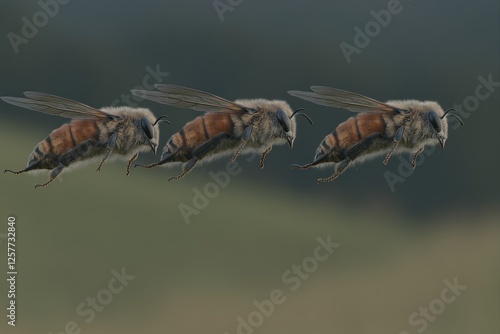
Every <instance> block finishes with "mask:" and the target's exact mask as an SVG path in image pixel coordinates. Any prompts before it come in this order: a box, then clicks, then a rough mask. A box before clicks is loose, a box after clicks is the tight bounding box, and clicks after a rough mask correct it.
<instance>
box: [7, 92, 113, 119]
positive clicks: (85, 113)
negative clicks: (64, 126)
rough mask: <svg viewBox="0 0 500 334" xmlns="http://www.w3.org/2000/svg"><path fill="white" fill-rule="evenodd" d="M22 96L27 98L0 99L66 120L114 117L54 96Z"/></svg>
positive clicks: (27, 94)
mask: <svg viewBox="0 0 500 334" xmlns="http://www.w3.org/2000/svg"><path fill="white" fill-rule="evenodd" d="M24 95H25V96H26V97H27V98H23V97H9V96H2V97H0V98H1V99H2V100H4V101H5V102H7V103H10V104H13V105H15V106H18V107H22V108H26V109H31V110H34V111H39V112H42V113H45V114H49V115H56V116H61V117H66V118H72V119H77V118H80V119H82V118H86V119H87V118H109V117H114V116H112V115H110V114H108V113H105V112H103V111H101V110H98V109H95V108H92V107H89V106H87V105H85V104H83V103H80V102H76V101H73V100H70V99H66V98H63V97H59V96H55V95H50V94H45V93H39V92H24Z"/></svg>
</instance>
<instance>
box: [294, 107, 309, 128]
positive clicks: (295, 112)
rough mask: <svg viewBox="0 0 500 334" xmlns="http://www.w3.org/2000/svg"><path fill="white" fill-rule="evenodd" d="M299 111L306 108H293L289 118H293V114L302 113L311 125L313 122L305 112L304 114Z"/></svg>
mask: <svg viewBox="0 0 500 334" xmlns="http://www.w3.org/2000/svg"><path fill="white" fill-rule="evenodd" d="M301 111H306V110H305V109H304V108H300V109H297V110H295V111H294V112H293V113H292V116H290V118H293V117H294V116H295V115H302V116H304V117H305V118H307V120H308V121H309V123H311V125H312V124H313V121H312V119H311V118H310V117H309V116H307V115H306V114H304V113H303V112H301Z"/></svg>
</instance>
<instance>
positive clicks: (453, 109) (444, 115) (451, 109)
mask: <svg viewBox="0 0 500 334" xmlns="http://www.w3.org/2000/svg"><path fill="white" fill-rule="evenodd" d="M450 111H457V109H455V108H450V109H448V110H446V111H445V112H444V114H443V116H441V119H443V118H445V117H446V114H448V113H449V112H450Z"/></svg>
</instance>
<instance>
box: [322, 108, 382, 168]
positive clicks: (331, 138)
mask: <svg viewBox="0 0 500 334" xmlns="http://www.w3.org/2000/svg"><path fill="white" fill-rule="evenodd" d="M385 132H386V121H385V119H384V116H383V115H382V114H370V113H366V114H359V115H357V116H356V117H351V118H349V119H348V120H347V121H345V122H343V123H341V124H339V126H337V128H336V129H335V130H333V132H332V133H331V134H329V135H328V136H326V137H325V139H324V140H323V142H322V143H321V145H320V147H319V149H318V152H317V155H319V154H321V155H326V154H333V157H332V158H333V161H334V162H340V161H342V160H344V159H345V155H344V151H345V150H346V149H348V148H349V147H351V146H353V145H354V144H356V143H358V142H360V141H361V140H363V139H364V138H366V137H368V136H370V135H372V134H374V133H380V134H381V135H382V136H384V135H385Z"/></svg>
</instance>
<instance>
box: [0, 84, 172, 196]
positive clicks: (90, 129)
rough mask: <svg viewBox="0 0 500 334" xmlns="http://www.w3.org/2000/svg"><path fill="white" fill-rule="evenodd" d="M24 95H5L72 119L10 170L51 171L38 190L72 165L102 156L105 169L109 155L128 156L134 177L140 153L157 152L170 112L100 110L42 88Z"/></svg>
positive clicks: (19, 103)
mask: <svg viewBox="0 0 500 334" xmlns="http://www.w3.org/2000/svg"><path fill="white" fill-rule="evenodd" d="M24 95H25V96H26V98H18V97H1V99H2V100H4V101H5V102H7V103H10V104H13V105H16V106H19V107H23V108H27V109H31V110H35V111H39V112H42V113H45V114H49V115H57V116H62V117H66V118H70V119H72V121H71V122H70V123H66V124H64V125H62V126H61V127H59V128H57V129H55V130H54V131H52V132H51V133H50V134H49V135H48V136H47V138H45V139H44V140H42V141H41V142H40V143H39V144H38V145H37V146H36V147H35V149H34V150H33V152H32V153H31V155H30V157H29V161H28V166H27V167H26V168H24V169H23V170H19V171H13V170H10V169H7V170H5V171H4V173H6V172H10V173H13V174H16V175H17V174H21V173H25V172H30V171H35V170H45V169H46V170H50V171H51V172H50V177H49V180H48V181H47V182H46V183H43V184H37V185H36V186H35V188H37V187H44V186H47V185H48V184H50V183H51V182H52V181H54V179H55V178H56V177H57V176H58V175H59V174H60V173H61V172H62V171H63V170H64V169H66V168H67V167H70V166H72V167H73V166H75V165H76V164H77V163H79V162H82V161H86V160H90V159H93V158H100V157H102V160H101V162H100V163H99V166H98V167H97V171H100V170H101V167H102V165H103V163H104V161H105V160H106V159H108V158H109V157H119V156H123V157H128V158H129V160H128V164H127V168H126V174H127V175H128V174H129V173H130V164H131V163H132V162H133V161H134V160H135V159H137V157H138V155H139V152H141V151H146V150H148V149H151V151H153V153H156V148H157V146H158V139H159V126H158V123H159V122H160V121H166V120H164V118H165V117H166V116H161V117H159V118H157V119H155V117H154V115H153V113H152V112H151V111H149V110H148V109H143V108H129V107H105V108H101V109H94V108H92V107H89V106H87V105H84V104H82V103H79V102H76V101H72V100H69V99H65V98H62V97H58V96H54V95H49V94H44V93H38V92H25V93H24ZM166 122H168V121H166Z"/></svg>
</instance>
